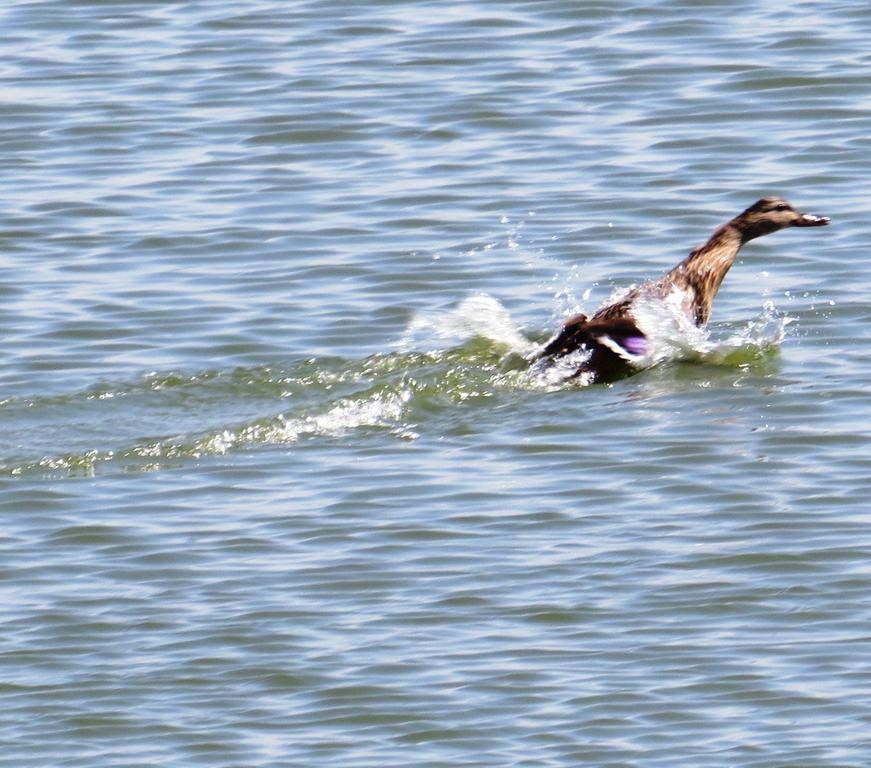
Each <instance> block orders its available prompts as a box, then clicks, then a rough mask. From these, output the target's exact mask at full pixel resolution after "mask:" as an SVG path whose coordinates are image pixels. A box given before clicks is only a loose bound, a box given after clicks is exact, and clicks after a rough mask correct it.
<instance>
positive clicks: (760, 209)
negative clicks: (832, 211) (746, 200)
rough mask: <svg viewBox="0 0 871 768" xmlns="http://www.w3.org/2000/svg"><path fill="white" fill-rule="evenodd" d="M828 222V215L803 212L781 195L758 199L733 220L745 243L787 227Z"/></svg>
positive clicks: (820, 225)
mask: <svg viewBox="0 0 871 768" xmlns="http://www.w3.org/2000/svg"><path fill="white" fill-rule="evenodd" d="M828 223H829V218H828V217H827V216H814V215H813V214H811V213H802V212H801V211H797V210H796V209H795V208H793V207H792V206H791V205H790V204H789V203H788V202H786V200H783V199H782V198H779V197H763V198H762V199H761V200H757V201H756V202H755V203H753V205H751V206H750V207H749V208H748V209H747V210H746V211H744V212H743V213H741V214H738V216H736V217H735V218H734V219H733V220H732V222H731V224H732V226H734V227H735V228H736V229H738V230H739V231H740V232H741V236H742V239H743V240H744V242H745V243H746V242H747V241H748V240H752V239H753V238H755V237H761V236H762V235H769V234H771V233H772V232H777V230H778V229H784V228H785V227H824V226H825V225H826V224H828Z"/></svg>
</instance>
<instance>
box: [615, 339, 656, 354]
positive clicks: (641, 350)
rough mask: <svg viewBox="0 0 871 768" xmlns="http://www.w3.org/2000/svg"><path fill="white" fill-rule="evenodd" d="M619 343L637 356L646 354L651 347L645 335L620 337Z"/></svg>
mask: <svg viewBox="0 0 871 768" xmlns="http://www.w3.org/2000/svg"><path fill="white" fill-rule="evenodd" d="M619 344H620V346H621V347H623V349H625V350H626V351H627V352H628V353H629V354H630V355H635V356H636V357H642V356H644V355H646V354H647V350H648V349H649V347H648V346H647V339H646V338H644V336H624V337H623V338H622V339H620V341H619Z"/></svg>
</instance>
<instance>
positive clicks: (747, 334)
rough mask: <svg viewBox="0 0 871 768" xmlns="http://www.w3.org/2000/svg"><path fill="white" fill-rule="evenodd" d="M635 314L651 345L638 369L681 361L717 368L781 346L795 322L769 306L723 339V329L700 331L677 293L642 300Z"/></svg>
mask: <svg viewBox="0 0 871 768" xmlns="http://www.w3.org/2000/svg"><path fill="white" fill-rule="evenodd" d="M633 314H634V316H635V319H636V321H637V323H638V327H639V328H640V329H641V330H642V331H643V332H644V334H645V335H646V336H647V339H648V343H649V345H650V349H649V351H648V353H647V354H646V355H645V356H644V358H643V359H639V360H638V361H637V366H638V367H639V368H648V367H650V366H652V365H657V364H659V363H663V362H668V361H678V360H699V361H704V362H708V363H715V364H716V363H719V362H723V361H725V360H726V359H727V358H728V357H730V356H732V355H734V354H736V353H745V354H750V355H756V354H761V353H763V352H766V351H769V350H771V349H775V348H777V347H778V346H779V345H780V343H781V342H782V341H783V338H784V336H785V334H786V326H787V325H789V323H791V322H793V319H794V318H791V317H787V316H786V315H783V314H781V313H779V312H778V311H777V310H776V309H775V307H774V304H773V303H771V302H768V303H766V304H765V306H764V307H763V310H762V312H761V313H760V314H759V315H758V316H757V317H756V318H754V319H753V320H750V321H749V322H748V323H747V324H746V325H745V326H744V327H743V328H741V329H739V330H737V331H734V332H732V333H729V334H728V335H727V336H722V335H721V334H720V331H721V329H722V328H723V326H722V325H718V324H713V325H708V326H706V327H704V328H699V327H698V326H696V325H695V323H693V322H692V320H691V319H690V317H689V315H688V314H687V312H686V307H685V297H684V295H683V293H682V292H681V291H677V290H676V291H673V292H672V293H671V294H669V295H668V296H666V297H665V298H664V299H659V298H650V297H646V298H641V299H639V300H638V302H637V303H636V304H635V306H634V308H633Z"/></svg>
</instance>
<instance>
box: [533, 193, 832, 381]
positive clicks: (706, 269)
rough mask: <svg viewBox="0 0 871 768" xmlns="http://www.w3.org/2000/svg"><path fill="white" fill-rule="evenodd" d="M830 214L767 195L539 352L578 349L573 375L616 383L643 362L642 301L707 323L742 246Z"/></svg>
mask: <svg viewBox="0 0 871 768" xmlns="http://www.w3.org/2000/svg"><path fill="white" fill-rule="evenodd" d="M828 223H829V219H827V218H826V217H825V216H813V215H811V214H807V213H799V212H798V211H796V210H795V209H794V208H793V207H792V206H791V205H790V204H789V203H787V202H786V201H785V200H781V199H779V198H774V197H764V198H762V199H761V200H759V201H757V202H756V203H754V204H753V205H751V206H750V207H749V208H748V209H747V210H746V211H744V212H743V213H740V214H739V215H738V216H736V217H735V218H734V219H732V220H731V221H729V222H727V223H726V224H724V225H723V226H722V227H720V228H719V229H717V230H716V231H715V232H714V233H713V234H712V235H711V237H710V238H709V239H708V241H707V242H706V243H705V244H704V245H702V246H699V247H698V248H696V249H695V250H693V251H692V253H690V255H689V256H687V257H686V258H685V259H684V260H683V261H681V262H680V264H678V265H677V266H676V267H674V268H673V269H672V270H670V271H669V272H668V273H667V274H665V275H664V276H663V277H661V278H659V279H658V280H651V281H648V282H645V283H642V284H641V285H639V286H637V287H636V288H633V289H632V290H631V291H629V293H627V294H626V295H625V296H624V297H623V298H621V299H619V300H618V301H616V302H614V303H613V304H609V305H608V306H605V307H602V309H600V310H598V311H597V312H596V313H595V314H594V315H593V316H592V317H589V318H588V317H587V316H586V315H575V316H574V317H571V318H569V319H568V320H567V321H566V323H565V324H564V325H563V327H562V329H561V330H560V331H559V332H558V333H557V334H556V336H554V338H553V339H551V340H550V341H549V342H548V343H547V344H546V345H545V346H544V348H543V349H542V350H541V351H540V352H539V353H538V355H537V356H536V360H539V361H542V364H544V365H547V364H549V363H553V362H556V361H557V360H559V359H560V358H565V357H566V356H568V355H571V354H573V353H581V354H579V355H578V358H579V362H578V365H577V367H576V368H575V369H574V370H573V371H570V372H569V375H570V377H572V378H574V377H580V376H583V377H584V379H585V381H586V382H591V381H612V380H614V379H617V378H621V377H622V376H625V375H627V374H629V373H631V372H632V371H633V370H636V369H637V368H638V367H641V366H643V361H644V358H645V357H646V356H647V354H648V352H649V343H648V337H647V334H646V333H645V329H644V328H643V327H641V326H642V325H643V323H640V322H639V318H638V314H639V312H638V308H639V306H640V304H642V303H649V302H656V301H659V302H661V303H662V304H663V306H664V304H665V302H666V301H669V302H670V303H671V304H672V305H673V306H676V307H677V308H678V311H679V312H681V313H683V314H684V315H685V316H686V317H687V319H688V320H689V321H690V322H692V323H693V324H694V325H696V326H698V327H702V326H704V325H705V324H706V323H707V322H708V318H709V317H710V314H711V306H712V305H713V302H714V297H715V296H716V295H717V291H718V290H719V288H720V284H721V283H722V282H723V278H724V277H725V276H726V273H727V272H728V271H729V268H730V267H731V266H732V263H733V262H734V261H735V257H736V256H737V255H738V251H739V250H740V249H741V246H742V245H744V244H745V243H746V242H748V241H750V240H753V239H754V238H757V237H761V236H762V235H767V234H770V233H772V232H776V231H777V230H779V229H783V228H784V227H818V226H823V225H825V224H828Z"/></svg>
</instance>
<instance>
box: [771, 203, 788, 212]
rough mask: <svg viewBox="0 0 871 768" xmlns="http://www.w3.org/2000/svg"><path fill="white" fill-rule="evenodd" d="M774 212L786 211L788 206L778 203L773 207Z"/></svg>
mask: <svg viewBox="0 0 871 768" xmlns="http://www.w3.org/2000/svg"><path fill="white" fill-rule="evenodd" d="M774 210H775V211H788V210H789V206H788V205H787V204H786V203H778V204H777V205H775V206H774Z"/></svg>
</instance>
